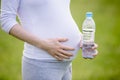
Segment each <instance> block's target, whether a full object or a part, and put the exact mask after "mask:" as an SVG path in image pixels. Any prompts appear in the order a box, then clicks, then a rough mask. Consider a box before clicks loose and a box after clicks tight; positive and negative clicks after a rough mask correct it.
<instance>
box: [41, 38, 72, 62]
mask: <svg viewBox="0 0 120 80" xmlns="http://www.w3.org/2000/svg"><path fill="white" fill-rule="evenodd" d="M66 41H68V39H66V38H56V39H47V40H44V41H43V45H42V49H44V50H45V51H47V52H48V53H49V54H50V55H52V56H53V57H54V58H56V59H57V60H60V61H61V60H63V59H69V58H70V57H71V56H73V54H72V53H70V52H68V51H72V50H74V48H72V47H69V46H65V45H63V44H61V42H66Z"/></svg>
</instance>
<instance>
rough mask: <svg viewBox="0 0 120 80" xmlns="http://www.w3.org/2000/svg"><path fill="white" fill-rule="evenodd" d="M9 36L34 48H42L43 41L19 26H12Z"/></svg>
mask: <svg viewBox="0 0 120 80" xmlns="http://www.w3.org/2000/svg"><path fill="white" fill-rule="evenodd" d="M9 34H10V35H12V36H14V37H16V38H18V39H20V40H22V41H24V42H27V43H30V44H32V45H34V46H36V47H39V48H41V47H42V43H43V42H42V41H43V40H41V39H39V38H38V37H36V36H34V35H33V34H32V33H29V32H27V31H26V30H24V29H23V28H22V27H21V26H20V25H19V24H16V25H14V26H13V27H12V29H11V30H10V32H9Z"/></svg>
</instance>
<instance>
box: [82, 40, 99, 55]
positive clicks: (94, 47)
mask: <svg viewBox="0 0 120 80" xmlns="http://www.w3.org/2000/svg"><path fill="white" fill-rule="evenodd" d="M80 48H81V49H82V41H80ZM97 48H98V45H97V44H96V43H94V46H93V47H92V50H95V53H94V54H93V55H92V56H93V57H95V56H97V55H98V50H97Z"/></svg>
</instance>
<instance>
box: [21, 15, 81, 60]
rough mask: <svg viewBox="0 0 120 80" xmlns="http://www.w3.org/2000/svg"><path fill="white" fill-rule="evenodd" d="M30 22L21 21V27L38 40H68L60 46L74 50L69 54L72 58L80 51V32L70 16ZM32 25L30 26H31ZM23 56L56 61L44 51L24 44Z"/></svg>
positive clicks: (38, 19)
mask: <svg viewBox="0 0 120 80" xmlns="http://www.w3.org/2000/svg"><path fill="white" fill-rule="evenodd" d="M30 20H31V22H30V21H29V22H27V21H24V20H23V27H24V28H25V29H26V30H28V31H29V32H31V33H33V34H34V35H36V36H37V37H39V38H42V39H50V38H62V37H63V38H68V41H66V42H62V43H61V44H63V45H66V46H70V47H73V48H75V50H74V51H69V52H71V53H72V54H73V55H74V56H73V57H71V59H73V58H74V57H75V56H76V54H77V52H78V50H79V49H80V47H79V45H80V40H81V32H80V31H79V29H78V26H77V25H76V23H75V22H74V20H73V19H72V17H71V16H68V17H66V18H64V19H63V17H62V18H61V17H58V16H57V17H54V18H53V17H50V18H48V17H47V18H45V17H44V18H42V17H41V19H40V18H36V19H34V20H32V19H30ZM38 21H39V22H38ZM31 25H32V26H31ZM24 55H25V56H26V57H29V58H34V59H42V60H44V59H45V60H47V59H48V60H49V59H50V60H56V59H55V58H53V57H52V56H51V55H50V54H49V53H47V52H46V51H44V50H42V49H39V48H37V47H35V46H32V45H30V44H28V43H25V48H24ZM71 59H69V60H71Z"/></svg>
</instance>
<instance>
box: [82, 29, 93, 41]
mask: <svg viewBox="0 0 120 80" xmlns="http://www.w3.org/2000/svg"><path fill="white" fill-rule="evenodd" d="M83 42H94V31H93V30H83Z"/></svg>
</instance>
